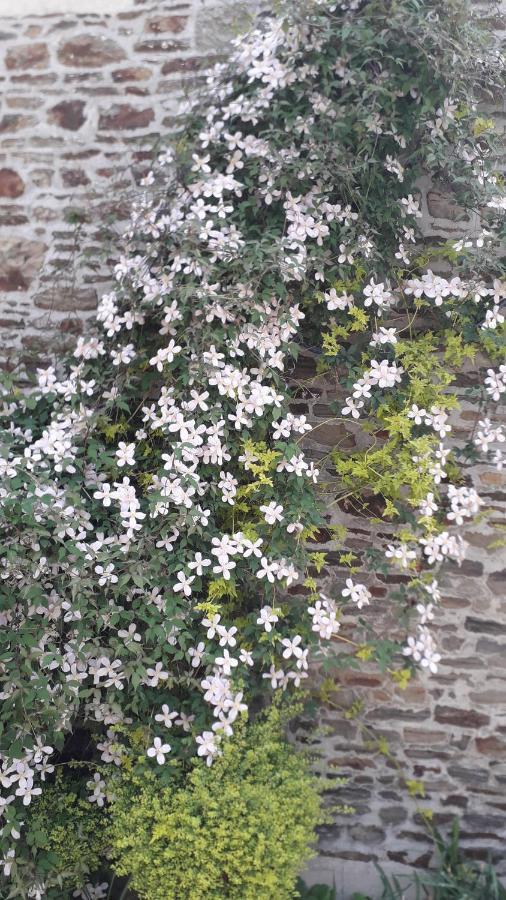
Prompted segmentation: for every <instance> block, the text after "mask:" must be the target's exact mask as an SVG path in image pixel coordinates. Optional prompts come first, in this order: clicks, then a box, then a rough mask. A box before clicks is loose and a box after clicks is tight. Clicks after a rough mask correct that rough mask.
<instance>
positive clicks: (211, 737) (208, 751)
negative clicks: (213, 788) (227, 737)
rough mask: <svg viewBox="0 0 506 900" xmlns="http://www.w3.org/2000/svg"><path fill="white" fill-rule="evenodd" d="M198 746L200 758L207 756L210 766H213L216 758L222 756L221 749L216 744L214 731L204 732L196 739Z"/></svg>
mask: <svg viewBox="0 0 506 900" xmlns="http://www.w3.org/2000/svg"><path fill="white" fill-rule="evenodd" d="M196 741H197V744H198V745H199V746H198V750H197V754H198V756H205V757H206V763H207V765H208V766H210V765H212V762H213V759H214V758H215V756H219V755H220V752H221V751H220V749H219V747H218V744H217V743H216V735H215V734H214V733H213V732H212V731H204V732H203V733H202V734H199V735H198V736H197V738H196Z"/></svg>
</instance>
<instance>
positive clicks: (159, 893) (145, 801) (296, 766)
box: [109, 710, 322, 900]
mask: <svg viewBox="0 0 506 900" xmlns="http://www.w3.org/2000/svg"><path fill="white" fill-rule="evenodd" d="M112 790H113V793H114V795H115V798H114V800H113V802H112V805H111V811H110V812H111V827H110V833H109V834H110V839H111V848H112V849H111V855H112V861H113V862H112V867H113V869H114V870H115V871H116V872H117V873H118V874H120V875H129V876H130V881H129V887H131V888H132V889H133V890H134V891H135V892H136V893H137V894H138V895H139V897H140V898H142V900H182V898H185V900H225V898H235V900H273V898H276V900H286V898H289V897H294V896H296V893H295V882H296V877H297V873H298V871H299V869H300V866H301V865H303V864H304V862H305V861H306V860H307V859H308V858H309V856H310V855H311V854H312V847H311V845H312V842H313V840H314V830H315V827H316V825H317V824H318V822H319V821H321V818H322V815H321V809H320V799H319V794H318V787H317V783H316V780H315V778H314V776H311V775H310V774H309V772H308V766H307V761H306V760H305V759H304V757H303V756H301V755H300V754H299V753H297V752H296V751H295V750H294V749H293V748H292V747H290V745H289V744H287V743H286V741H285V740H284V738H283V735H282V731H281V730H280V723H279V713H278V711H277V710H273V711H272V712H271V713H270V714H269V716H268V717H267V718H266V719H261V720H259V721H257V722H256V723H255V724H254V725H252V726H250V727H249V728H247V727H244V726H241V727H239V728H238V729H237V730H236V733H235V735H234V737H233V738H231V739H230V740H228V741H227V742H226V743H225V745H224V748H223V755H222V756H221V757H220V758H219V759H218V760H216V762H215V763H214V765H213V766H212V767H208V766H205V765H202V764H199V763H197V764H196V765H195V766H194V767H193V769H192V770H191V772H190V773H189V775H188V776H187V778H186V779H185V780H184V782H183V783H180V784H179V785H177V781H176V783H175V784H174V785H173V786H172V785H171V786H168V787H166V788H163V789H160V785H159V782H158V779H157V778H156V775H155V774H154V773H152V774H148V775H146V773H145V772H143V771H142V770H141V771H139V773H138V774H135V772H132V773H131V774H130V775H127V776H126V777H119V778H118V779H114V780H113V782H112Z"/></svg>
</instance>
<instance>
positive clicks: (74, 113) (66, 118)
mask: <svg viewBox="0 0 506 900" xmlns="http://www.w3.org/2000/svg"><path fill="white" fill-rule="evenodd" d="M84 107H85V104H84V101H83V100H62V102H61V103H57V104H56V106H53V107H51V109H50V110H49V112H48V114H47V118H48V121H49V122H51V124H53V125H58V126H59V127H60V128H66V129H67V131H78V130H79V128H80V127H81V125H83V124H84V119H85V116H84Z"/></svg>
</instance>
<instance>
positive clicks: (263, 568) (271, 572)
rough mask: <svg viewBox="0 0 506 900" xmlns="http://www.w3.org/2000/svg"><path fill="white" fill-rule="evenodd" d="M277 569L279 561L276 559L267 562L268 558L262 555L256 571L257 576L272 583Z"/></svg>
mask: <svg viewBox="0 0 506 900" xmlns="http://www.w3.org/2000/svg"><path fill="white" fill-rule="evenodd" d="M278 570H279V563H278V562H276V560H273V561H272V562H269V560H268V559H267V558H266V557H265V556H262V559H261V560H260V568H259V570H258V572H257V578H267V581H269V582H270V583H271V584H274V582H275V580H276V575H277V573H278Z"/></svg>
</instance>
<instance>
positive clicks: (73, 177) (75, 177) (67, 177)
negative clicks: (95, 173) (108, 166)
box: [61, 169, 90, 187]
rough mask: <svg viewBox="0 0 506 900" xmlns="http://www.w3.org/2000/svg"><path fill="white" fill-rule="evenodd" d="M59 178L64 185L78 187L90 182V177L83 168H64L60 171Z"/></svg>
mask: <svg viewBox="0 0 506 900" xmlns="http://www.w3.org/2000/svg"><path fill="white" fill-rule="evenodd" d="M61 180H62V182H63V184H64V185H65V187H80V186H82V185H86V184H89V183H90V179H89V178H88V176H87V174H86V172H85V171H84V170H83V169H64V170H63V171H62V173H61Z"/></svg>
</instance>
